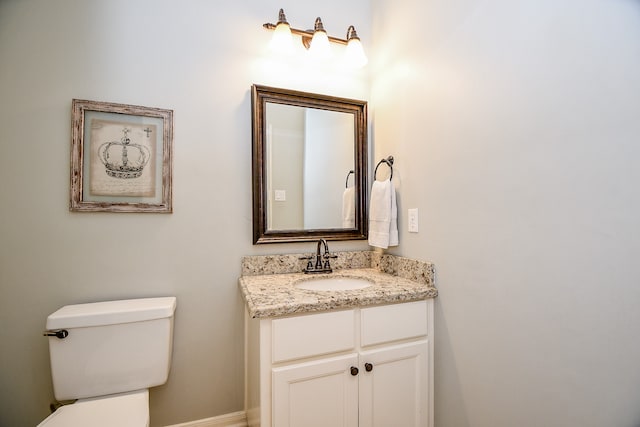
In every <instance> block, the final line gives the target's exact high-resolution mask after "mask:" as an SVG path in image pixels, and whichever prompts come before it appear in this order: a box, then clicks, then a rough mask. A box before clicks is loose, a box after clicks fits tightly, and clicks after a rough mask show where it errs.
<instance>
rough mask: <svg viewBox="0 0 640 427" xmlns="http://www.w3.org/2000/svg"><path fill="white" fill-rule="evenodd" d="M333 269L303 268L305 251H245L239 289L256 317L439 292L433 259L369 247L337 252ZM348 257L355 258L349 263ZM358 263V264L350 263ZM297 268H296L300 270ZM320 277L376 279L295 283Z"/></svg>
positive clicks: (401, 299)
mask: <svg viewBox="0 0 640 427" xmlns="http://www.w3.org/2000/svg"><path fill="white" fill-rule="evenodd" d="M336 254H337V255H338V259H337V260H336V261H337V263H336V264H335V265H336V266H338V265H339V266H340V267H342V269H339V270H335V271H334V272H333V273H331V274H313V275H309V274H303V273H299V272H300V271H302V269H303V268H304V261H302V262H301V261H299V260H298V258H299V257H300V255H281V256H280V255H272V256H253V257H245V258H244V259H243V260H242V271H243V276H242V277H241V278H240V280H239V285H240V289H241V291H242V294H243V296H244V299H245V301H246V304H247V308H248V310H249V315H250V316H251V317H254V318H267V317H278V316H286V315H290V314H300V313H309V312H318V311H326V310H333V309H341V308H350V307H363V306H369V305H377V304H390V303H396V302H407V301H416V300H420V299H425V298H435V297H436V296H437V295H438V290H437V289H436V288H435V287H434V286H433V276H434V270H433V264H431V263H425V262H421V261H415V260H410V259H407V258H401V257H394V256H392V255H383V254H378V253H373V252H368V251H363V252H337V253H336ZM345 260H352V261H353V262H351V263H349V262H348V261H345ZM349 265H353V266H354V267H356V268H345V267H348V266H349ZM292 271H297V272H296V273H294V272H292ZM321 277H356V278H363V279H366V280H369V281H370V282H372V283H373V284H372V285H371V286H369V287H367V288H364V289H357V290H350V291H311V290H304V289H299V288H297V287H295V285H296V284H297V283H298V282H300V281H303V280H309V279H316V278H321Z"/></svg>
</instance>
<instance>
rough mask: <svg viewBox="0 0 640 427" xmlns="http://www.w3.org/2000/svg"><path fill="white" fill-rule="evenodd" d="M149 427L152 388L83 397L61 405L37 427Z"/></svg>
mask: <svg viewBox="0 0 640 427" xmlns="http://www.w3.org/2000/svg"><path fill="white" fill-rule="evenodd" d="M89 426H91V427H115V426H117V427H149V391H148V390H139V391H135V392H129V393H120V394H114V395H111V396H107V397H97V398H88V399H81V400H78V401H77V402H75V403H73V404H71V405H65V406H61V407H60V408H58V410H57V411H55V412H54V413H52V414H51V415H49V416H48V417H47V418H46V419H45V420H44V421H42V422H41V423H40V424H38V426H37V427H89Z"/></svg>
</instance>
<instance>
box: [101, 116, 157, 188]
mask: <svg viewBox="0 0 640 427" xmlns="http://www.w3.org/2000/svg"><path fill="white" fill-rule="evenodd" d="M129 132H131V129H127V128H123V129H122V133H123V134H124V135H123V137H122V138H121V139H120V141H119V142H118V141H110V142H104V143H102V144H101V145H100V147H98V157H99V158H100V161H101V162H102V164H103V165H104V167H105V172H106V173H107V175H109V176H111V177H113V178H122V179H130V178H138V177H139V176H140V175H142V172H143V170H144V167H145V166H146V165H147V163H148V162H149V158H150V157H151V156H150V152H149V149H148V148H147V147H145V146H144V145H140V144H132V143H131V138H129V136H128V133H129Z"/></svg>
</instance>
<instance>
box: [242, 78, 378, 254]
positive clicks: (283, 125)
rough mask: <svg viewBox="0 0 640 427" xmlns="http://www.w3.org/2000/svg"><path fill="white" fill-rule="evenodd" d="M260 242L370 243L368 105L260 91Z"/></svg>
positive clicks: (256, 198) (255, 100) (256, 173)
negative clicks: (368, 232) (368, 227)
mask: <svg viewBox="0 0 640 427" xmlns="http://www.w3.org/2000/svg"><path fill="white" fill-rule="evenodd" d="M251 105H252V113H253V120H252V131H253V243H254V244H259V243H279V242H304V241H310V240H317V239H319V238H323V239H327V240H355V239H366V237H367V224H366V182H367V165H368V158H367V150H368V149H367V103H366V101H358V100H353V99H345V98H337V97H332V96H327V95H318V94H312V93H306V92H298V91H293V90H288V89H278V88H272V87H267V86H260V85H253V87H252V97H251Z"/></svg>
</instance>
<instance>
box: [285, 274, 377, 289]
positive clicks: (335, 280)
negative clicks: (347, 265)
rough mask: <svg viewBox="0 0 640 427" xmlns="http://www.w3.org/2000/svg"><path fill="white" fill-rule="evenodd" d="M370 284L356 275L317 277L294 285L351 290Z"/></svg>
mask: <svg viewBox="0 0 640 427" xmlns="http://www.w3.org/2000/svg"><path fill="white" fill-rule="evenodd" d="M371 285H373V283H372V282H370V281H368V280H366V279H359V278H357V277H318V278H315V279H308V280H302V281H300V282H298V283H296V284H295V285H294V286H295V287H296V288H298V289H306V290H308V291H353V290H356V289H364V288H368V287H369V286H371Z"/></svg>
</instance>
